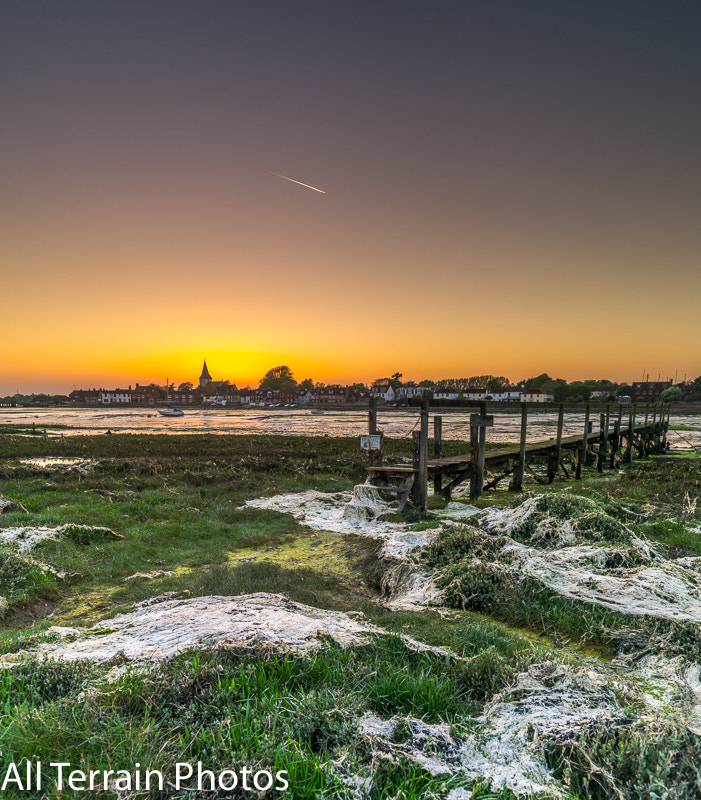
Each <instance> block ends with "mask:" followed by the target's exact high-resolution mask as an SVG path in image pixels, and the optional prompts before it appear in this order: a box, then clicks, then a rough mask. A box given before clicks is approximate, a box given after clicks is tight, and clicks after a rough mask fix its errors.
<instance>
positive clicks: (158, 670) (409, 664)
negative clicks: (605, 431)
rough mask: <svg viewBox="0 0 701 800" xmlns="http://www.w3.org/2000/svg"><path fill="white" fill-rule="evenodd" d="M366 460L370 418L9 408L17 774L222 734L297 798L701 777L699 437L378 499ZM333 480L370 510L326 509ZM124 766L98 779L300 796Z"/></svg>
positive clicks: (342, 503)
mask: <svg viewBox="0 0 701 800" xmlns="http://www.w3.org/2000/svg"><path fill="white" fill-rule="evenodd" d="M446 447H447V448H449V451H448V452H450V451H451V449H452V450H453V451H454V452H456V453H457V452H459V451H460V448H461V447H464V446H463V445H461V443H460V442H447V443H446ZM385 455H386V456H387V457H388V458H392V459H397V460H401V459H404V458H408V457H409V455H410V453H409V443H408V441H394V442H392V441H389V442H387V446H386V452H385ZM365 463H366V462H365V454H364V453H362V451H360V449H359V447H358V442H357V439H355V438H352V439H351V438H331V437H300V436H294V437H285V436H279V435H275V436H262V435H255V436H244V435H232V436H229V435H207V434H189V435H183V436H178V435H145V434H143V435H142V434H111V435H99V436H71V437H65V438H63V439H61V438H48V439H44V438H43V437H40V436H36V437H31V436H21V435H17V434H16V433H14V432H12V431H7V432H4V433H0V496H2V497H3V498H5V499H6V500H7V501H8V502H7V504H3V507H2V510H3V513H2V514H1V515H0V596H2V615H3V616H2V634H1V636H0V653H1V654H2V655H1V658H2V661H3V666H2V672H0V700H1V705H0V708H2V711H1V712H0V713H2V722H1V723H0V737H1V739H0V750H1V751H2V755H1V762H0V776H3V777H4V776H5V775H6V774H7V770H8V768H9V767H8V765H10V764H18V765H19V764H24V762H26V761H29V762H31V763H33V764H35V763H36V762H37V761H42V762H44V763H47V764H48V763H49V762H50V761H53V762H67V763H70V764H71V765H72V766H73V767H74V768H75V769H76V770H82V771H84V772H89V771H90V770H100V771H104V770H110V769H111V770H115V771H117V770H124V771H129V770H133V768H134V765H135V764H136V763H139V764H141V765H148V766H150V768H152V769H153V770H158V771H160V772H162V773H163V774H164V775H173V774H175V772H176V765H177V764H178V763H182V762H186V763H191V764H197V762H202V765H203V766H204V768H206V769H209V770H212V771H213V772H215V773H219V772H221V771H222V770H227V769H234V768H238V769H240V768H241V766H242V765H247V766H249V767H251V768H252V769H253V770H254V771H255V770H256V769H257V770H268V771H270V772H271V773H276V772H280V771H284V772H285V773H286V776H287V778H286V779H287V782H288V784H289V786H288V788H287V790H286V792H285V793H284V794H285V796H288V797H293V798H317V797H332V798H335V797H338V798H359V799H360V798H371V800H374V798H450V800H460V798H467V797H473V798H476V799H478V798H497V797H498V798H513V797H517V796H518V797H534V796H535V797H542V798H545V797H564V798H590V797H602V798H608V797H611V798H626V800H627V799H628V798H630V799H631V800H632V799H633V798H642V797H649V798H654V797H665V796H667V797H678V798H687V797H688V798H696V797H701V788H700V787H701V783H700V782H699V773H698V764H699V763H701V759H700V758H699V756H701V747H700V745H701V683H700V681H699V667H698V665H699V663H701V628H700V626H699V622H698V620H697V616H696V615H697V612H698V613H701V608H699V603H697V602H696V594H695V593H696V591H697V589H698V588H699V586H698V578H699V574H700V573H701V567H699V564H701V560H699V559H700V554H701V508H699V506H698V497H699V494H700V493H701V491H700V487H699V482H700V481H701V460H699V459H697V458H684V459H676V458H673V457H660V458H652V459H649V460H647V461H638V462H636V463H634V464H633V465H632V466H631V467H627V466H626V468H625V469H620V470H619V469H616V470H612V471H609V472H606V473H605V474H604V475H603V476H600V475H598V474H597V473H596V472H595V471H593V470H592V471H591V472H586V474H585V475H584V480H582V481H580V482H575V481H565V480H557V481H556V482H555V483H554V484H553V485H551V486H540V485H538V484H536V483H532V484H528V485H527V487H526V488H527V491H526V492H524V493H517V494H513V493H509V492H506V491H500V492H497V493H487V494H486V495H485V496H483V497H482V498H481V499H480V501H479V503H478V504H477V506H478V507H477V508H472V507H470V506H469V504H468V502H467V500H465V499H463V497H462V496H460V495H459V494H457V495H456V497H455V498H454V499H455V501H456V503H457V505H458V511H459V510H460V508H459V507H460V506H462V507H464V510H465V515H461V514H459V513H456V508H455V505H456V503H453V504H451V506H453V508H451V509H448V508H447V505H446V503H445V501H443V500H442V499H440V498H431V500H430V503H429V511H428V512H427V513H426V514H419V513H417V512H412V511H407V512H406V513H404V514H402V515H399V514H397V513H396V511H394V510H393V509H392V507H391V506H388V507H387V508H386V509H384V510H383V509H381V508H379V510H378V508H377V507H375V506H373V508H372V509H371V510H369V511H368V513H367V514H366V516H365V517H364V518H363V519H362V520H359V517H358V514H357V509H356V513H354V515H348V514H346V508H347V506H348V505H349V503H350V501H351V498H352V496H353V494H352V493H353V489H354V487H356V486H358V485H359V484H362V483H363V482H364V479H365ZM304 493H306V494H304ZM291 497H292V498H295V497H297V498H298V499H299V497H303V498H304V499H303V500H302V502H301V503H298V504H297V507H299V508H302V510H303V511H304V510H305V509H306V511H307V512H308V513H307V517H305V514H304V513H297V514H294V513H292V511H291V510H290V509H291V508H292V507H293V506H294V503H292V505H291V504H290V500H289V498H291ZM261 498H266V501H265V502H264V503H261V502H260V499H261ZM315 503H316V506H315V505H314V504H315ZM261 505H262V506H264V507H261ZM317 506H322V507H323V508H324V509H325V510H326V512H327V517H323V515H321V517H320V516H319V514H317V515H316V517H315V518H317V519H318V518H321V519H324V518H330V517H329V516H328V514H331V516H333V515H335V516H334V519H336V517H338V519H342V520H343V519H345V520H347V522H348V524H347V525H340V524H339V525H337V526H335V527H334V526H330V525H327V526H326V527H327V528H330V529H328V530H327V529H325V528H324V526H323V524H321V526H320V527H319V526H316V527H310V525H309V524H308V523H309V519H308V517H309V516H310V515H311V514H312V512H315V513H316V510H318V509H317ZM344 515H345V516H344ZM391 526H395V527H391ZM398 531H399V532H400V533H402V532H403V533H402V536H403V537H404V540H406V541H409V542H410V543H411V545H412V546H411V547H409V548H407V549H404V550H401V549H400V550H398V549H397V548H396V547H395V548H394V549H393V548H392V547H390V546H389V544H388V543H390V544H391V543H392V542H396V537H397V532H398ZM393 537H394V538H393ZM568 576H569V577H568ZM569 578H571V580H570V579H569ZM613 597H615V602H608V600H609V599H610V598H613ZM653 599H654V603H653V602H652V600H653ZM23 769H24V767H22V769H20V771H19V773H20V774H22V775H24V774H25V773H24V772H23V771H22V770H23ZM125 787H126V782H125V783H124V784H123V785H117V783H116V781H114V780H113V781H112V782H111V783H109V786H108V788H107V789H106V790H104V789H103V790H102V791H101V793H100V796H104V797H112V796H113V797H120V798H127V797H129V798H131V797H134V798H136V797H166V796H168V797H179V798H185V797H188V798H193V797H194V798H199V797H250V796H266V797H274V796H276V794H280V795H281V796H282V792H276V790H275V788H274V787H273V788H271V789H269V790H264V791H263V793H262V794H260V793H259V792H257V791H248V790H246V789H244V788H243V787H242V786H238V787H237V788H236V789H225V788H217V787H215V789H214V790H213V791H209V790H208V789H207V787H204V788H202V789H198V788H197V786H191V785H187V786H184V787H180V788H177V789H176V788H174V787H173V786H169V787H165V788H163V789H161V788H160V787H158V786H154V787H150V788H148V789H144V788H143V787H140V788H138V789H136V788H134V787H133V786H132V787H131V788H125ZM5 795H6V796H8V797H13V796H17V797H42V796H45V797H51V798H53V797H58V796H59V795H58V793H57V790H56V787H55V786H51V785H48V784H47V786H45V787H44V788H43V789H42V790H41V791H39V790H34V789H33V790H31V791H27V790H26V787H21V789H20V787H19V786H18V785H17V783H16V782H14V781H10V782H9V783H8V784H7V786H6V788H5ZM61 796H63V797H71V796H75V797H80V796H85V794H84V793H83V794H81V792H80V791H79V790H76V791H75V792H73V793H71V790H70V789H69V790H65V789H64V790H63V794H62V795H61Z"/></svg>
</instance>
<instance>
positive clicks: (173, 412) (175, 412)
mask: <svg viewBox="0 0 701 800" xmlns="http://www.w3.org/2000/svg"><path fill="white" fill-rule="evenodd" d="M158 413H159V414H160V415H161V416H162V417H184V416H185V412H184V411H182V410H181V409H179V408H176V407H175V406H168V407H167V408H159V409H158ZM149 416H150V415H149Z"/></svg>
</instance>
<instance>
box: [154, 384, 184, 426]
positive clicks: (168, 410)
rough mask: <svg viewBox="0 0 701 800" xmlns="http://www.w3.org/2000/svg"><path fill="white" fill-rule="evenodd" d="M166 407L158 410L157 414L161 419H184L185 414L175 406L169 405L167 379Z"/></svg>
mask: <svg viewBox="0 0 701 800" xmlns="http://www.w3.org/2000/svg"><path fill="white" fill-rule="evenodd" d="M166 403H167V404H168V405H166V407H165V408H159V409H158V413H159V414H160V415H161V416H162V417H184V416H185V413H184V412H183V411H181V410H180V409H179V408H177V407H176V406H172V405H171V404H170V383H169V382H168V378H166Z"/></svg>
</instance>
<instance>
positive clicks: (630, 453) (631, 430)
mask: <svg viewBox="0 0 701 800" xmlns="http://www.w3.org/2000/svg"><path fill="white" fill-rule="evenodd" d="M637 411H638V404H637V403H633V407H632V409H631V412H630V416H629V418H628V443H627V447H626V458H625V460H626V462H627V463H628V464H632V463H633V458H634V457H635V455H634V448H633V445H634V441H635V415H636V413H637Z"/></svg>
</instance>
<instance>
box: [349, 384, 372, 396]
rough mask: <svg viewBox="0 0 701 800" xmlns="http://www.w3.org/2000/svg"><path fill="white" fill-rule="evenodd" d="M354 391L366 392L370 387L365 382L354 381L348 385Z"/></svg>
mask: <svg viewBox="0 0 701 800" xmlns="http://www.w3.org/2000/svg"><path fill="white" fill-rule="evenodd" d="M348 388H349V389H350V390H351V391H353V392H358V393H359V394H360V393H365V392H367V390H368V387H367V386H366V385H365V384H364V383H353V384H351V386H349V387H348Z"/></svg>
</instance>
